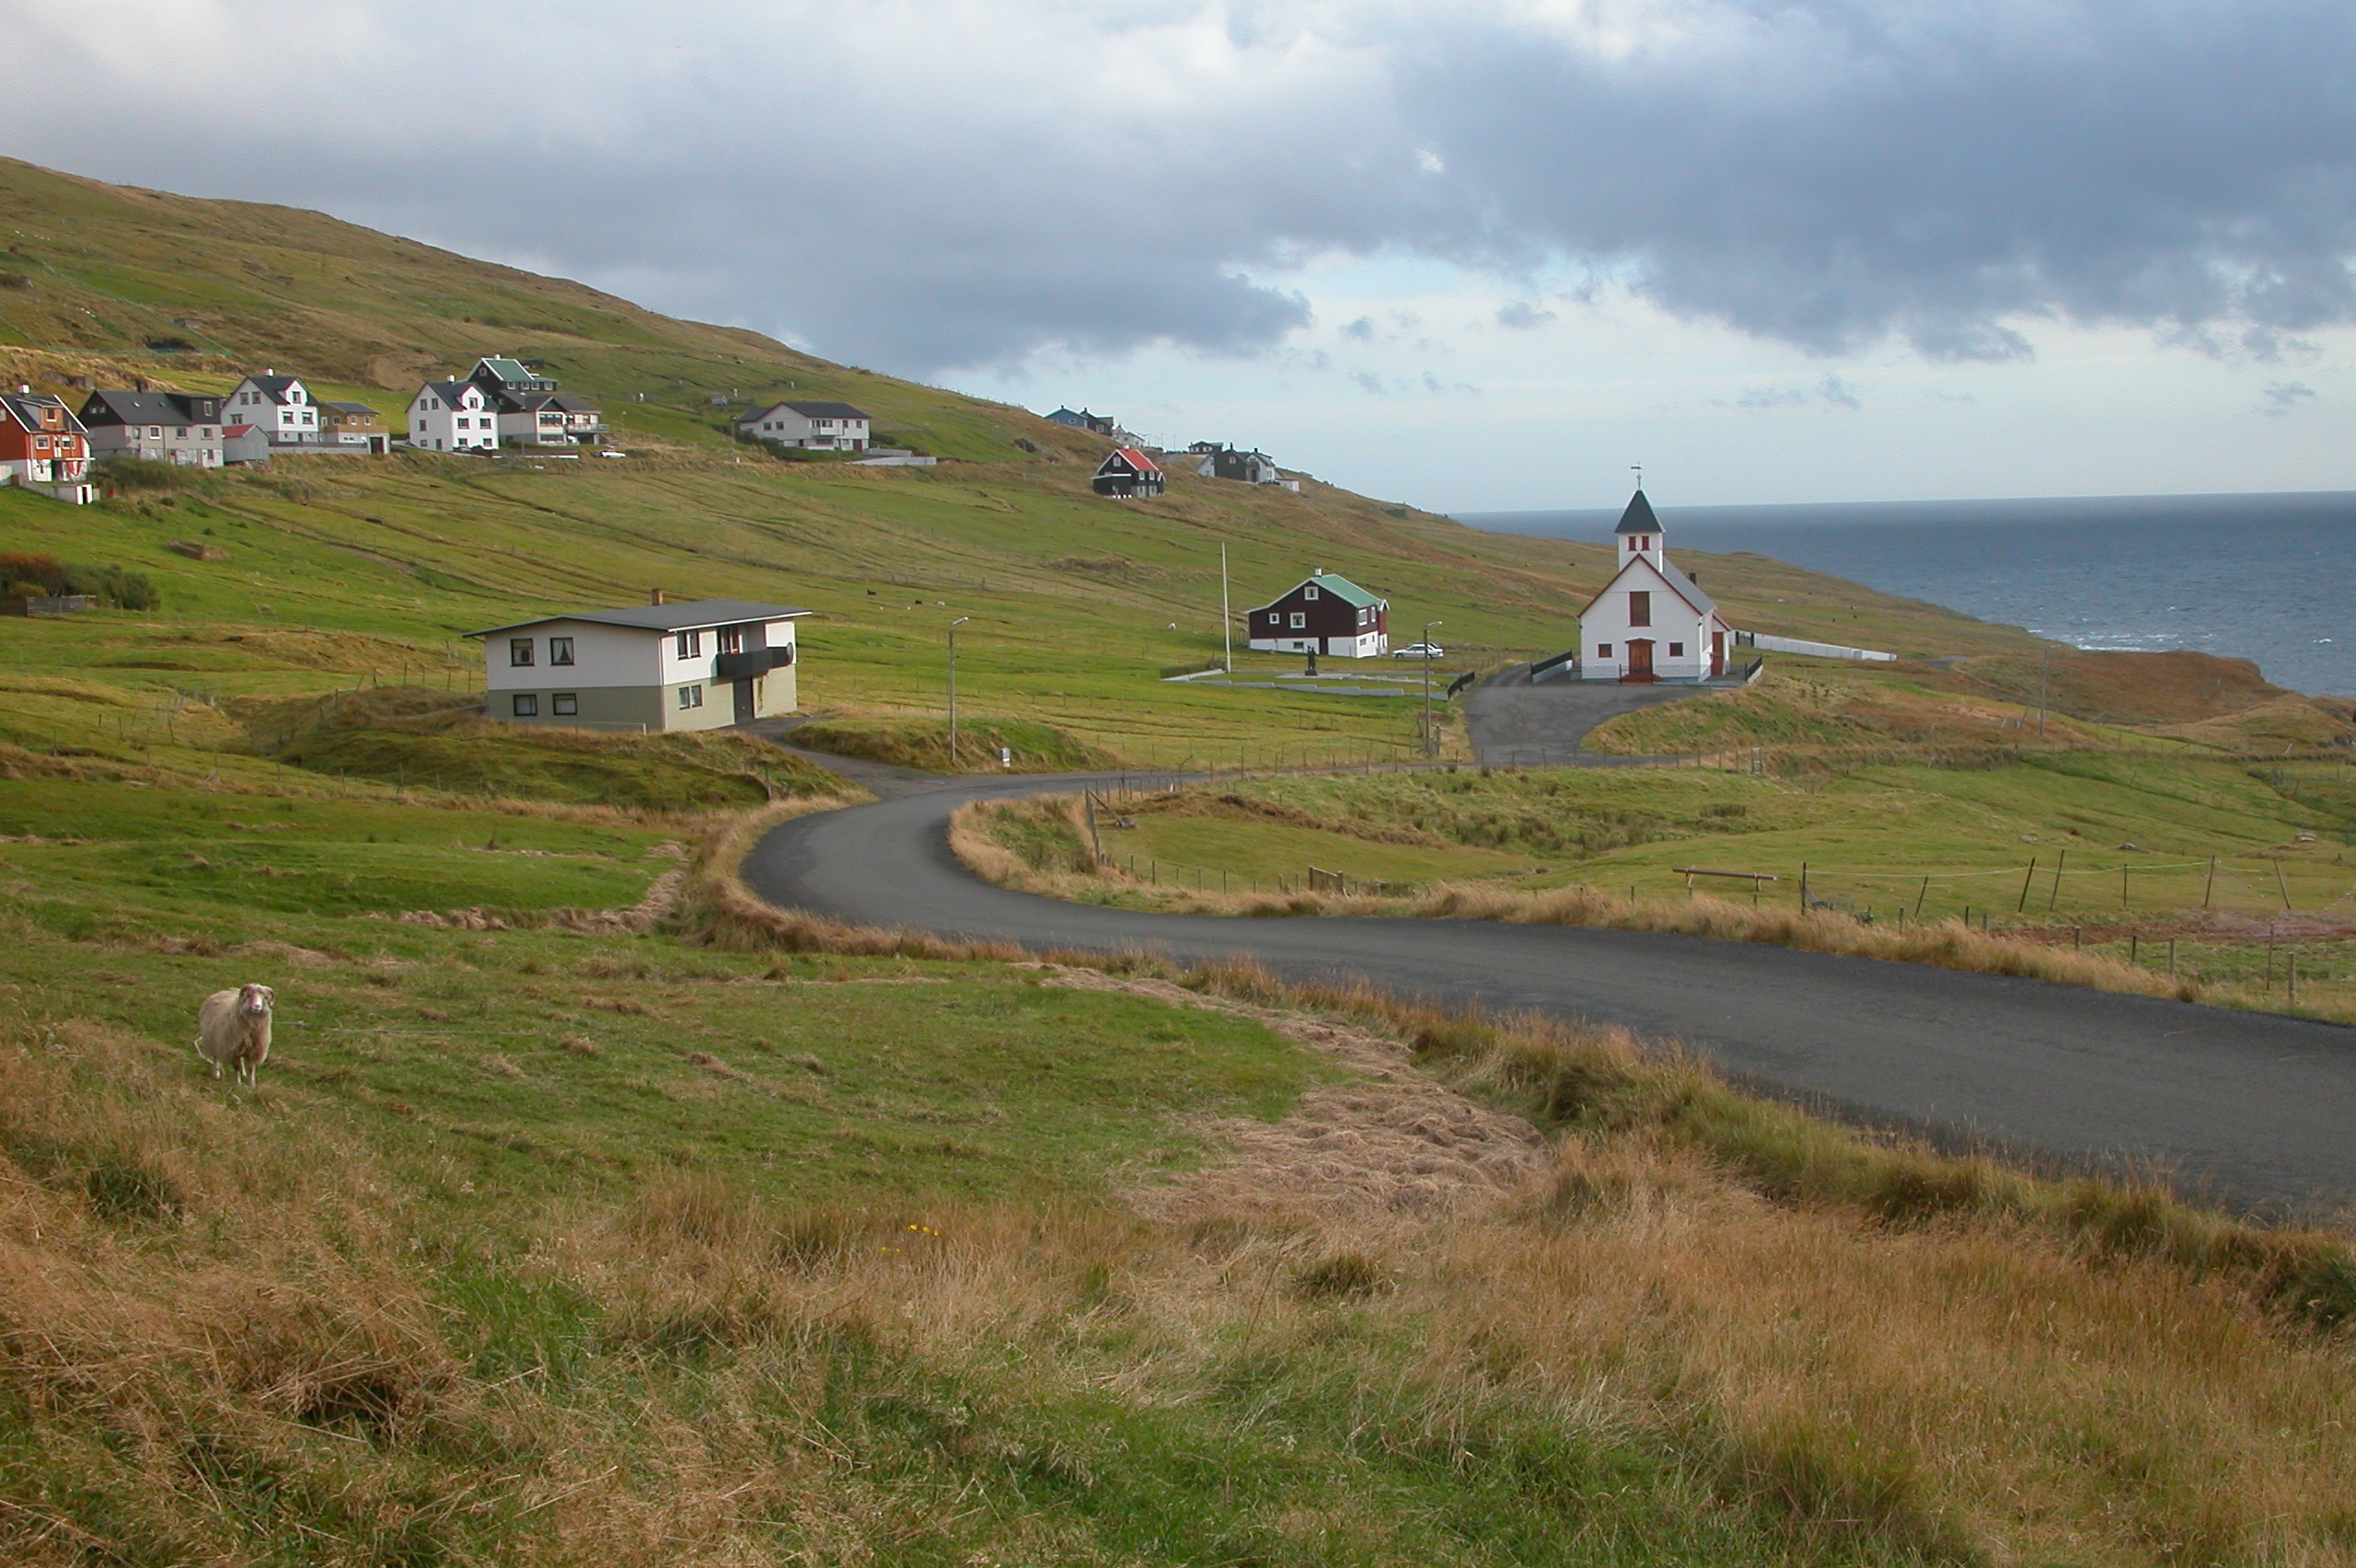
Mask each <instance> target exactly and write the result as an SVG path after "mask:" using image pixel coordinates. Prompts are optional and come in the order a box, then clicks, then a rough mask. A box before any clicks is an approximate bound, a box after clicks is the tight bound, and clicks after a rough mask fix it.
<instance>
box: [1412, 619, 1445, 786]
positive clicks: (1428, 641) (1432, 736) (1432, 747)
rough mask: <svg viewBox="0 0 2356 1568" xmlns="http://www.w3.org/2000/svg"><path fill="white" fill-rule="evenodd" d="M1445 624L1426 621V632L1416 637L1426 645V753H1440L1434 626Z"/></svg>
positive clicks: (1432, 754) (1434, 754)
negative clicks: (1434, 702)
mask: <svg viewBox="0 0 2356 1568" xmlns="http://www.w3.org/2000/svg"><path fill="white" fill-rule="evenodd" d="M1441 624H1443V623H1442V622H1439V621H1426V622H1425V623H1424V634H1423V636H1421V637H1420V638H1418V639H1416V640H1417V641H1419V642H1421V643H1422V644H1423V645H1424V755H1426V756H1438V755H1439V732H1438V731H1436V730H1434V729H1433V728H1432V628H1434V627H1436V626H1439V625H1441Z"/></svg>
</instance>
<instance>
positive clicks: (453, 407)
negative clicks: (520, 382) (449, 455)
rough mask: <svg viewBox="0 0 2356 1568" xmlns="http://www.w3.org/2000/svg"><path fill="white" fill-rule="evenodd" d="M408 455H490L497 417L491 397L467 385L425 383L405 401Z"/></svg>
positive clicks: (495, 444) (496, 441)
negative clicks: (413, 395)
mask: <svg viewBox="0 0 2356 1568" xmlns="http://www.w3.org/2000/svg"><path fill="white" fill-rule="evenodd" d="M407 428H408V432H409V445H410V451H412V452H492V451H496V450H498V447H499V414H498V411H497V409H494V408H493V407H492V404H491V394H490V393H488V392H486V391H484V390H483V389H482V388H481V387H480V386H476V385H475V384H474V383H473V382H471V381H429V382H427V383H426V384H425V385H424V386H421V387H419V388H418V389H417V396H416V397H414V398H410V400H409V415H408V421H407Z"/></svg>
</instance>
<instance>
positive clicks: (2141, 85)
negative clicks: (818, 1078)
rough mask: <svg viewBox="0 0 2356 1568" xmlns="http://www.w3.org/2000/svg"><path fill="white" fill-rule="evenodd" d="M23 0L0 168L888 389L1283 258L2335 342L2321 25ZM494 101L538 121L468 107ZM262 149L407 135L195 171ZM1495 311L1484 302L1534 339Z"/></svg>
mask: <svg viewBox="0 0 2356 1568" xmlns="http://www.w3.org/2000/svg"><path fill="white" fill-rule="evenodd" d="M86 12H87V15H86V14H85V13H86ZM1566 15H1567V16H1570V17H1579V18H1586V19H1584V20H1578V21H1573V22H1565V21H1553V22H1549V21H1546V20H1544V19H1542V18H1544V17H1562V16H1566ZM1597 17H1600V18H1601V20H1600V21H1596V20H1594V18H1597ZM448 19H463V21H464V23H465V28H466V38H467V47H466V48H465V49H463V50H455V49H450V48H447V47H445V45H444V44H443V43H442V42H441V40H442V39H443V38H444V37H445V31H444V29H443V27H442V26H441V23H442V21H444V20H448ZM18 23H19V32H18V34H17V39H16V41H17V44H18V46H19V48H20V51H21V52H25V53H26V54H27V55H28V57H36V58H41V59H43V60H45V61H47V62H49V63H50V66H51V68H50V69H48V70H45V71H44V72H41V73H38V74H34V75H29V76H28V77H27V78H26V79H25V80H24V81H22V82H19V83H16V84H12V88H11V92H10V95H9V97H8V99H7V101H6V103H5V104H0V130H5V132H6V133H7V136H8V144H9V146H10V148H11V150H12V151H13V152H15V153H17V155H18V156H28V157H32V158H35V159H37V160H40V161H45V162H51V163H55V164H59V165H63V166H64V167H71V168H74V169H75V170H77V171H80V172H85V173H91V174H96V175H99V176H101V177H104V178H110V179H125V180H130V181H133V182H136V183H144V184H158V185H169V186H172V187H173V188H176V189H181V190H194V191H197V192H199V193H208V194H222V195H237V196H245V197H252V198H260V199H265V200H273V201H283V202H297V203H301V204H306V205H318V206H322V207H325V208H327V209H328V210H329V211H331V212H334V213H338V214H339V215H342V216H347V217H352V218H355V219H357V220H359V221H362V222H366V223H372V224H375V225H378V226H383V227H389V228H394V229H398V230H399V231H401V232H405V233H409V234H412V235H415V236H418V237H421V238H425V239H429V240H433V241H436V242H439V243H445V244H448V245H451V246H453V247H455V248H463V249H467V250H469V251H472V252H475V253H477V254H489V255H492V256H495V257H499V258H502V259H512V260H515V261H517V262H519V263H524V264H529V265H535V266H538V267H542V268H545V269H548V270H552V271H560V272H564V273H568V274H570V275H573V276H577V277H582V278H583V279H585V280H587V281H590V282H595V283H598V284H600V285H601V286H605V287H607V288H611V289H614V290H616V291H617V292H620V293H623V294H629V295H630V296H631V297H634V298H639V299H641V300H643V301H645V302H646V303H648V304H651V305H653V306H656V307H658V308H662V309H665V310H670V311H674V312H678V313H682V314H690V315H697V316H701V317H706V318H711V319H719V320H725V321H733V322H741V323H743V324H745V325H748V326H753V327H756V328H759V329H764V330H768V331H772V332H777V333H780V334H781V335H785V336H788V337H790V338H791V339H792V340H796V341H799V342H803V343H804V344H806V345H808V346H810V347H812V348H814V349H816V350H817V351H819V352H825V353H829V354H832V355H836V356H837V357H843V358H849V359H852V360H855V361H859V362H862V363H872V364H875V365H878V366H880V367H884V368H890V369H895V370H901V371H910V372H917V373H927V372H938V371H941V370H943V369H947V368H951V367H964V366H980V365H989V364H995V365H1000V366H1005V365H1012V364H1019V363H1022V362H1023V361H1025V360H1027V359H1029V358H1030V357H1032V356H1034V355H1040V354H1045V355H1049V356H1052V355H1054V354H1056V353H1058V352H1064V353H1070V354H1077V355H1081V356H1091V355H1104V354H1118V353H1122V352H1128V351H1131V350H1134V349H1137V348H1140V347H1143V346H1146V345H1149V344H1152V343H1156V342H1171V343H1176V344H1180V345H1183V346H1185V347H1187V348H1190V349H1194V350H1197V351H1201V352H1207V353H1214V354H1251V353H1257V352H1265V350H1267V349H1268V348H1269V347H1271V346H1273V345H1275V344H1277V343H1280V342H1282V341H1283V340H1285V339H1287V338H1288V336H1289V335H1291V334H1292V333H1294V332H1295V331H1297V330H1298V329H1300V328H1302V327H1303V326H1305V325H1307V324H1308V322H1309V320H1310V308H1309V306H1308V304H1307V302H1306V301H1305V300H1304V299H1303V298H1302V297H1300V295H1299V294H1296V293H1294V292H1292V291H1291V290H1289V289H1288V288H1286V287H1282V286H1272V285H1271V284H1270V283H1269V282H1267V281H1266V280H1268V279H1270V278H1272V277H1280V276H1281V275H1282V274H1284V273H1285V272H1286V271H1288V269H1292V268H1296V267H1299V266H1300V265H1301V264H1303V263H1306V262H1311V261H1315V260H1319V259H1324V258H1330V257H1335V256H1345V257H1350V256H1354V257H1362V258H1371V257H1379V256H1386V255H1399V256H1407V257H1415V258H1424V259H1442V260H1449V261H1455V262H1459V263H1462V264H1467V265H1471V266H1474V267H1478V268H1484V269H1490V270H1494V271H1496V272H1497V274H1498V275H1500V276H1505V277H1510V278H1512V279H1514V280H1516V285H1517V286H1520V287H1527V286H1528V280H1530V279H1531V278H1533V277H1536V276H1539V275H1541V274H1542V273H1545V272H1548V271H1554V270H1565V271H1569V272H1570V273H1571V274H1572V275H1574V276H1579V275H1584V277H1585V279H1586V280H1587V281H1586V282H1584V283H1582V284H1581V285H1579V287H1578V288H1577V289H1576V290H1575V291H1574V292H1573V293H1571V294H1565V295H1563V296H1562V297H1563V298H1564V299H1565V300H1566V301H1567V300H1576V299H1580V298H1582V297H1587V296H1588V295H1591V294H1592V293H1593V291H1594V289H1595V287H1596V284H1597V280H1599V279H1601V280H1619V281H1624V282H1627V283H1628V284H1629V285H1630V286H1632V287H1634V288H1635V289H1636V290H1637V291H1639V292H1640V293H1641V294H1644V295H1646V297H1648V298H1650V299H1652V300H1653V301H1655V302H1657V304H1658V305H1660V306H1662V307H1664V308H1666V309H1668V310H1669V311H1671V312H1673V313H1675V314H1677V315H1679V316H1681V317H1688V318H1692V319H1702V320H1714V321H1719V322H1724V323H1727V324H1730V325H1732V326H1733V327H1735V328H1737V329H1741V330H1744V331H1747V332H1750V333H1754V334H1758V335H1761V336H1763V337H1767V338H1772V339H1776V340H1784V341H1788V342H1792V343H1796V344H1799V345H1802V346H1804V347H1806V348H1807V349H1809V350H1812V351H1818V352H1826V353H1837V352H1849V351H1854V350H1856V349H1858V348H1860V347H1862V346H1864V345H1865V344H1868V343H1871V342H1874V341H1876V340H1880V339H1883V338H1885V337H1888V336H1890V335H1892V334H1895V335H1897V336H1899V337H1900V338H1902V339H1904V340H1907V341H1909V342H1911V344H1912V345H1913V346H1914V347H1915V348H1916V349H1917V350H1918V351H1919V352H1922V353H1923V354H1926V355H1929V356H1931V357H1934V358H1940V359H1954V360H2004V359H2018V358H2021V357H2024V356H2026V355H2027V353H2028V352H2029V343H2028V340H2027V337H2026V336H2025V335H2024V333H2023V331H2022V329H2021V327H2022V324H2023V323H2024V322H2034V321H2035V320H2036V319H2038V318H2040V317H2056V318H2063V319H2070V320H2075V321H2082V322H2091V323H2114V324H2115V323H2126V324H2132V325H2137V326H2142V327H2148V328H2151V329H2154V330H2156V331H2158V332H2160V333H2161V334H2163V335H2164V336H2166V337H2168V338H2170V340H2176V341H2180V342H2182V343H2184V344H2186V345H2187V346H2189V347H2194V348H2196V349H2200V348H2204V346H2208V347H2213V348H2214V349H2215V351H2216V352H2228V353H2233V354H2235V355H2246V356H2248V357H2251V358H2255V359H2260V360H2263V359H2266V358H2268V357H2269V356H2281V355H2286V354H2289V355H2295V354H2296V353H2298V352H2300V348H2301V344H2300V340H2299V338H2298V334H2300V333H2302V332H2306V331H2309V330H2312V329H2320V328H2324V327H2327V326H2332V325H2337V324H2342V323H2347V322H2349V321H2351V320H2356V276H2351V273H2350V267H2349V264H2348V259H2349V258H2350V256H2351V255H2356V95H2351V94H2350V93H2348V92H2347V91H2346V90H2345V83H2344V80H2343V77H2344V72H2345V63H2346V62H2347V61H2348V60H2350V58H2356V6H2349V5H2347V4H2346V0H2149V3H2145V4H2126V3H2123V0H2038V3H2034V4H2022V3H2021V0H1663V3H1662V4H1661V5H1659V6H1654V7H1647V6H1642V5H1638V4H1635V3H1634V0H1624V3H1621V4H1607V3H1604V0H1597V4H1595V5H1593V6H1587V7H1577V8H1560V7H1557V8H1553V9H1548V10H1542V9H1540V8H1536V7H1530V6H1521V5H1515V4H1509V3H1508V0H1458V3H1454V4H1443V3H1441V0H1261V3H1258V4H1253V5H1248V6H1213V5H1211V4H1210V0H1134V3H1132V4H1129V5H1126V6H1121V5H1108V6H1103V7H1095V8H1087V7H1074V6H1068V4H1064V3H1061V0H1045V3H1034V4H1032V5H1028V6H1026V5H1023V4H1020V3H1017V4H1012V5H1004V6H992V7H987V8H985V7H981V6H974V5H962V4H958V3H956V0H897V3H895V4H890V5H879V6H866V7H849V8H842V7H837V8H833V9H828V8H825V7H822V6H817V5H815V4H798V3H795V0H785V3H782V4H779V5H775V6H761V7H753V8H750V9H746V10H743V11H739V12H732V13H731V14H730V17H729V21H728V24H727V27H726V30H725V36H724V38H723V37H720V36H717V35H715V34H713V33H711V32H710V31H708V30H707V29H700V28H693V27H690V28H686V29H679V30H678V31H677V33H676V36H674V35H672V34H670V33H666V32H664V31H662V30H659V29H658V30H653V31H650V30H649V29H646V28H644V27H643V25H642V19H641V14H640V13H638V12H637V11H635V10H634V9H633V8H630V7H627V6H620V5H618V3H616V0H577V3H576V4H575V5H574V6H571V7H569V8H567V10H566V11H565V12H564V14H563V19H562V20H560V21H551V20H550V19H549V17H545V16H543V15H541V14H540V13H538V12H537V11H527V10H516V11H512V12H503V11H501V10H499V9H498V8H492V9H491V10H489V11H485V10H483V9H482V8H480V7H479V6H460V5H457V4H456V3H455V0H412V3H411V4H410V5H409V6H404V7H402V8H401V11H400V13H399V15H398V17H394V16H392V15H390V14H382V15H380V14H378V13H374V12H370V11H366V10H364V9H361V8H359V7H357V6H310V7H303V8H300V9H299V10H290V11H289V12H288V13H287V15H286V16H285V17H283V18H277V19H274V20H273V22H272V25H271V27H269V28H267V29H234V28H227V27H225V26H223V25H221V24H220V18H219V17H218V16H216V15H214V13H212V12H210V11H207V10H205V9H203V8H202V7H199V6H190V7H183V8H181V9H179V10H172V9H169V8H159V9H158V10H157V11H156V15H155V16H154V17H151V18H149V24H148V25H144V26H143V27H142V28H141V29H133V30H130V31H126V30H125V29H122V28H121V26H120V25H119V18H117V17H113V16H112V15H111V14H110V13H108V12H107V11H105V10H104V8H101V7H59V8H52V9H50V10H47V11H41V12H33V13H27V15H26V16H25V17H20V18H18ZM1606 25H1609V26H1611V27H1612V28H1613V29H1617V31H1616V33H1615V40H1617V41H1615V42H1613V44H1612V45H1611V47H1606V46H1605V44H1604V43H1602V42H1599V41H1597V40H1598V39H1599V38H1600V36H1601V29H1602V28H1603V27H1604V26H1606ZM1579 27H1587V28H1588V29H1590V30H1589V31H1588V33H1585V34H1582V33H1579V32H1578V31H1576V29H1577V28H1579ZM1623 44H1624V47H1623ZM521 79H528V81H529V82H530V83H531V92H532V96H533V99H534V110H533V112H531V113H529V114H523V115H517V114H506V113H502V114H495V115H487V114H484V113H481V112H480V111H479V110H480V106H481V105H483V104H485V103H491V102H500V101H505V100H506V99H507V98H510V97H511V96H512V95H513V93H514V90H515V84H516V82H517V81H518V80H521ZM189 123H202V124H204V125H206V126H207V127H208V130H209V132H210V134H209V135H208V136H207V137H204V138H196V139H191V138H189V137H187V136H185V135H184V134H183V130H184V127H185V126H186V125H187V124H189ZM288 123H297V124H306V125H309V124H351V123H365V124H370V125H384V126H388V127H390V128H391V129H390V131H389V133H387V134H385V135H381V136H371V137H368V138H346V139H343V140H341V141H340V142H339V144H338V145H337V147H336V150H335V152H334V154H333V156H320V157H306V158H296V159H288V160H272V159H263V158H246V159H224V158H222V157H220V156H217V154H216V153H215V152H214V145H215V144H218V143H220V142H222V141H223V140H225V139H227V138H229V137H231V136H232V135H234V134H236V133H256V132H259V131H261V130H265V129H267V130H273V131H274V130H276V129H278V128H281V127H283V125H285V124H288ZM427 125H430V126H432V127H433V130H432V132H431V133H430V135H425V139H424V140H422V141H421V139H420V138H421V135H424V133H408V132H405V131H404V129H403V128H404V127H418V126H427ZM429 144H430V146H431V148H432V150H433V154H434V156H432V157H430V158H429V157H426V156H422V148H423V147H425V146H427V145H429ZM526 171H528V174H526ZM1521 308H1523V307H1522V306H1518V305H1517V306H1507V308H1506V310H1502V311H1500V312H1499V313H1498V317H1497V320H1498V323H1499V325H1500V326H1505V327H1513V326H1516V325H1519V324H1524V323H1530V324H1534V323H1535V322H1537V321H1538V320H1539V319H1541V318H1542V317H1544V316H1546V315H1547V314H1549V312H1547V311H1544V310H1542V309H1540V308H1538V307H1537V306H1529V307H1528V309H1529V311H1530V315H1529V316H1527V317H1519V318H1518V319H1508V313H1509V312H1515V311H1518V310H1519V309H1521ZM1392 319H1393V320H1394V321H1395V322H1396V326H1397V329H1398V330H1399V331H1400V332H1402V333H1412V332H1413V331H1414V330H1415V327H1416V326H1417V325H1418V323H1416V322H1415V320H1413V319H1412V317H1411V315H1410V314H1408V313H1394V315H1393V317H1392ZM1342 331H1343V332H1344V333H1345V335H1347V336H1352V337H1356V338H1357V339H1359V340H1362V341H1366V340H1373V339H1374V337H1375V335H1376V333H1377V331H1378V329H1377V326H1376V322H1375V320H1374V318H1371V317H1360V318H1359V319H1358V320H1357V321H1353V322H1351V323H1349V324H1348V325H1346V326H1345V327H1344V328H1343V329H1342ZM1826 392H1827V389H1825V388H1819V394H1820V395H1825V394H1826Z"/></svg>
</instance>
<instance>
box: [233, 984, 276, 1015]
mask: <svg viewBox="0 0 2356 1568" xmlns="http://www.w3.org/2000/svg"><path fill="white" fill-rule="evenodd" d="M276 1000H278V993H277V992H275V991H273V990H271V988H270V987H269V986H238V987H237V1010H238V1011H239V1012H241V1013H245V1014H247V1015H248V1017H252V1018H267V1017H268V1016H270V1005H271V1003H272V1002H274V1001H276Z"/></svg>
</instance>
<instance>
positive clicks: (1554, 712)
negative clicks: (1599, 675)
mask: <svg viewBox="0 0 2356 1568" xmlns="http://www.w3.org/2000/svg"><path fill="white" fill-rule="evenodd" d="M1696 689H1697V688H1695V687H1693V686H1622V685H1621V684H1620V683H1619V682H1617V681H1580V680H1569V679H1565V678H1563V677H1560V676H1558V677H1556V678H1555V679H1553V680H1551V681H1541V682H1538V683H1537V684H1536V685H1532V684H1531V682H1530V666H1529V665H1527V664H1517V665H1515V666H1514V667H1513V668H1512V669H1510V670H1506V671H1503V672H1501V673H1500V674H1495V675H1492V676H1490V677H1489V678H1488V679H1487V680H1484V681H1483V682H1482V683H1481V684H1480V685H1479V686H1474V687H1473V688H1472V690H1471V691H1468V692H1466V693H1465V694H1464V697H1463V701H1462V707H1463V709H1464V735H1465V739H1466V740H1468V741H1469V742H1471V743H1472V755H1473V756H1474V757H1475V758H1476V759H1477V760H1479V761H1481V762H1483V763H1486V764H1488V765H1490V766H1492V767H1550V766H1551V767H1561V766H1565V765H1568V766H1571V767H1629V766H1631V765H1632V764H1636V763H1643V762H1648V761H1650V760H1652V759H1651V758H1649V757H1641V756H1611V755H1606V754H1604V753H1601V752H1591V751H1589V750H1588V749H1587V747H1586V746H1584V745H1582V744H1580V742H1581V741H1582V740H1583V739H1584V738H1585V737H1586V735H1587V732H1588V731H1589V730H1592V729H1594V728H1595V727H1596V726H1597V725H1598V724H1600V723H1602V722H1603V721H1605V720H1607V719H1616V718H1618V717H1619V716H1620V715H1621V714H1623V713H1634V711H1635V710H1636V709H1639V708H1650V707H1653V706H1654V705H1655V704H1657V703H1662V702H1675V701H1677V700H1679V699H1680V698H1689V697H1692V696H1694V695H1695V694H1696Z"/></svg>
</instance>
